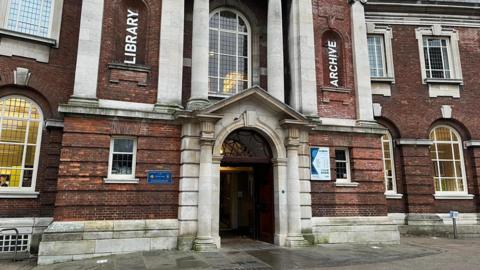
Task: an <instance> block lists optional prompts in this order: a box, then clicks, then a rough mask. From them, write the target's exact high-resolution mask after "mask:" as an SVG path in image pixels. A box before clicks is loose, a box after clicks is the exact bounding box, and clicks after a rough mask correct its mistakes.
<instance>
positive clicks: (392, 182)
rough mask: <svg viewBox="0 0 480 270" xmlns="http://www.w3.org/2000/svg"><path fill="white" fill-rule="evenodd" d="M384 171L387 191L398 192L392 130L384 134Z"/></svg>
mask: <svg viewBox="0 0 480 270" xmlns="http://www.w3.org/2000/svg"><path fill="white" fill-rule="evenodd" d="M382 151H383V173H384V177H385V191H386V192H385V193H386V194H396V193H397V184H396V179H395V159H394V155H393V141H392V135H391V134H390V132H388V133H387V134H385V135H383V136H382Z"/></svg>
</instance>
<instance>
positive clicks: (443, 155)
mask: <svg viewBox="0 0 480 270" xmlns="http://www.w3.org/2000/svg"><path fill="white" fill-rule="evenodd" d="M437 148H438V158H439V159H453V152H452V145H451V144H446V143H439V144H437Z"/></svg>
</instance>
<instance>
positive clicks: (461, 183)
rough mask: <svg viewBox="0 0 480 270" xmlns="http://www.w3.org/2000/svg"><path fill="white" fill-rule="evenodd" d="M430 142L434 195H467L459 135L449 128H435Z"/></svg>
mask: <svg viewBox="0 0 480 270" xmlns="http://www.w3.org/2000/svg"><path fill="white" fill-rule="evenodd" d="M430 140H432V141H433V145H432V146H431V147H430V155H431V159H432V162H433V167H434V177H433V180H434V183H435V193H467V185H466V184H467V183H466V181H467V180H466V177H465V164H464V159H463V151H462V140H461V138H460V135H459V134H458V133H457V131H455V130H454V129H452V128H451V127H448V126H437V127H435V128H434V129H433V130H432V131H431V133H430Z"/></svg>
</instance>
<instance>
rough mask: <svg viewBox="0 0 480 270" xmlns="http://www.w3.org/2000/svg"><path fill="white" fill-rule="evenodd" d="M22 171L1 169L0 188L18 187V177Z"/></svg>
mask: <svg viewBox="0 0 480 270" xmlns="http://www.w3.org/2000/svg"><path fill="white" fill-rule="evenodd" d="M21 173H22V170H13V169H1V170H0V187H20V175H21Z"/></svg>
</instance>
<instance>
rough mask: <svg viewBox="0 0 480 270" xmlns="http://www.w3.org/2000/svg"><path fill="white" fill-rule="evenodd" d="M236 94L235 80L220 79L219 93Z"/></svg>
mask: <svg viewBox="0 0 480 270" xmlns="http://www.w3.org/2000/svg"><path fill="white" fill-rule="evenodd" d="M236 92H237V89H236V80H234V79H220V93H221V94H234V93H236Z"/></svg>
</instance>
